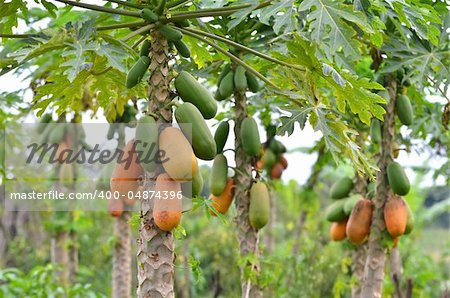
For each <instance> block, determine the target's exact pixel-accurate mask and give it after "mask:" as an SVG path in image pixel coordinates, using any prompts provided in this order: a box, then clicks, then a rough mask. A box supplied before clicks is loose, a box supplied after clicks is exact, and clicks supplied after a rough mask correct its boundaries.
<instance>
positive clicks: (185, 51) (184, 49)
mask: <svg viewBox="0 0 450 298" xmlns="http://www.w3.org/2000/svg"><path fill="white" fill-rule="evenodd" d="M173 44H174V45H175V48H176V49H177V51H178V54H180V56H181V57H184V58H189V57H191V51H190V50H189V48H188V46H187V45H186V44H185V43H184V42H183V41H182V40H174V42H173Z"/></svg>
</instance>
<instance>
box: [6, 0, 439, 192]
mask: <svg viewBox="0 0 450 298" xmlns="http://www.w3.org/2000/svg"><path fill="white" fill-rule="evenodd" d="M83 2H86V3H93V4H96V3H97V4H99V3H103V2H101V1H95V0H94V1H83ZM56 5H57V6H61V5H60V4H59V3H56ZM29 6H36V4H35V3H34V2H33V1H29ZM46 24H47V22H46V21H41V22H39V23H38V24H36V28H45V26H46ZM26 31H27V27H26V25H25V23H24V22H23V21H20V22H19V27H18V28H17V30H14V32H15V33H25V32H26ZM24 77H25V76H21V77H16V76H14V75H13V74H12V73H8V74H6V75H4V76H2V77H0V90H1V91H8V92H12V91H16V90H19V89H22V88H28V86H29V81H27V80H25V79H24ZM31 99H32V93H31V91H30V90H28V91H27V92H25V94H24V101H25V102H30V101H31ZM430 101H432V102H444V99H443V98H441V97H438V96H432V97H430ZM98 115H101V112H99V113H98ZM27 120H28V119H27ZM29 120H30V121H32V119H29ZM83 120H84V122H106V120H105V118H104V117H99V118H98V119H95V120H91V119H90V118H89V117H84V119H83ZM27 122H28V121H27ZM216 122H217V121H215V120H208V124H209V126H210V127H211V130H212V131H214V130H215V127H214V128H212V125H213V124H215V123H216ZM259 130H260V135H261V139H262V140H263V141H264V140H265V132H264V129H263V127H261V126H260V127H259ZM406 131H407V130H406V129H405V128H403V129H402V133H406ZM320 137H321V133H320V132H314V130H313V129H312V127H311V126H310V125H309V124H308V125H307V126H306V127H305V129H304V130H303V131H301V130H300V128H299V127H298V126H297V128H296V130H295V132H294V134H293V135H292V136H291V137H278V139H279V140H280V141H281V142H282V143H283V144H285V146H286V147H287V149H288V151H289V150H293V149H296V148H299V147H311V146H313V145H314V143H315V142H316V141H318V140H319V139H320ZM233 146H234V133H233V127H232V125H231V128H230V136H229V139H228V142H227V145H226V147H225V148H232V147H233ZM226 155H227V158H228V161H229V164H230V165H232V166H234V163H233V162H232V160H233V153H232V152H229V151H228V152H227V153H226ZM286 158H287V159H288V162H289V167H288V168H287V170H286V171H285V172H284V173H283V177H282V179H283V180H284V181H288V180H290V179H294V180H297V182H298V183H300V184H303V183H305V182H306V180H307V179H308V177H309V175H310V173H311V167H312V165H313V163H314V161H315V160H316V158H317V154H311V155H309V154H303V153H299V152H293V153H288V154H286ZM397 161H398V162H399V163H400V164H402V165H403V166H405V167H406V171H407V174H408V176H409V178H410V181H411V182H412V183H414V184H417V183H419V185H420V186H422V187H425V186H431V185H435V184H437V185H444V184H445V179H444V177H440V179H438V181H433V179H432V176H431V174H428V175H426V176H425V177H423V178H422V179H421V180H420V181H415V179H416V177H417V175H416V174H415V173H414V171H412V169H411V167H415V166H422V165H425V164H426V165H427V166H429V167H432V168H435V169H437V168H439V167H440V166H441V165H442V164H443V163H444V161H445V159H444V158H433V159H430V155H429V154H428V153H425V154H423V153H422V154H418V153H416V152H411V153H406V152H405V151H400V155H399V158H398V159H397ZM201 164H208V165H211V164H212V162H201ZM416 182H417V183H416Z"/></svg>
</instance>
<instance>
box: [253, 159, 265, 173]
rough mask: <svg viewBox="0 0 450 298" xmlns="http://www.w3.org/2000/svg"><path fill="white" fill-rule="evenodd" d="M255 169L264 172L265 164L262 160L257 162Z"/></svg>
mask: <svg viewBox="0 0 450 298" xmlns="http://www.w3.org/2000/svg"><path fill="white" fill-rule="evenodd" d="M255 167H256V169H257V170H258V171H262V170H263V168H264V164H263V162H262V160H261V159H258V160H257V161H256V165H255Z"/></svg>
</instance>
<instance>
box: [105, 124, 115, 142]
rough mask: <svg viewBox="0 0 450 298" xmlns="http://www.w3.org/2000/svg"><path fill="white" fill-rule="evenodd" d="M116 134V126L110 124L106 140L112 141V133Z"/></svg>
mask: <svg viewBox="0 0 450 298" xmlns="http://www.w3.org/2000/svg"><path fill="white" fill-rule="evenodd" d="M115 132H116V125H114V124H110V125H109V128H108V133H107V134H106V138H107V139H108V140H112V139H113V138H114V133H115Z"/></svg>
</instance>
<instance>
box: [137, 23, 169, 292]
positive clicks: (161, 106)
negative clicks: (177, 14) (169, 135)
mask: <svg viewBox="0 0 450 298" xmlns="http://www.w3.org/2000/svg"><path fill="white" fill-rule="evenodd" d="M150 55H151V64H150V72H151V74H150V80H149V92H148V112H149V113H154V114H157V115H158V116H159V119H158V122H159V123H162V122H168V123H171V122H172V109H171V108H170V107H168V103H169V102H170V86H169V83H170V80H171V78H170V73H169V72H170V69H169V60H170V56H169V47H168V44H167V40H166V39H165V38H163V37H162V36H161V34H160V33H159V32H158V31H154V32H152V44H151V53H150ZM155 174H156V173H146V175H147V177H150V178H154V177H155ZM153 184H154V183H153V182H151V181H148V179H147V183H146V188H147V189H151V188H152V187H153ZM152 209H153V202H152V201H150V200H142V202H141V226H140V228H139V239H138V243H137V249H138V251H137V260H138V265H137V267H138V277H137V282H138V288H137V296H138V297H140V298H142V297H151V298H158V297H174V295H175V294H174V261H175V243H174V237H173V234H172V233H170V232H163V231H161V230H160V229H159V228H158V227H157V226H156V225H155V223H154V221H153V216H152Z"/></svg>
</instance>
